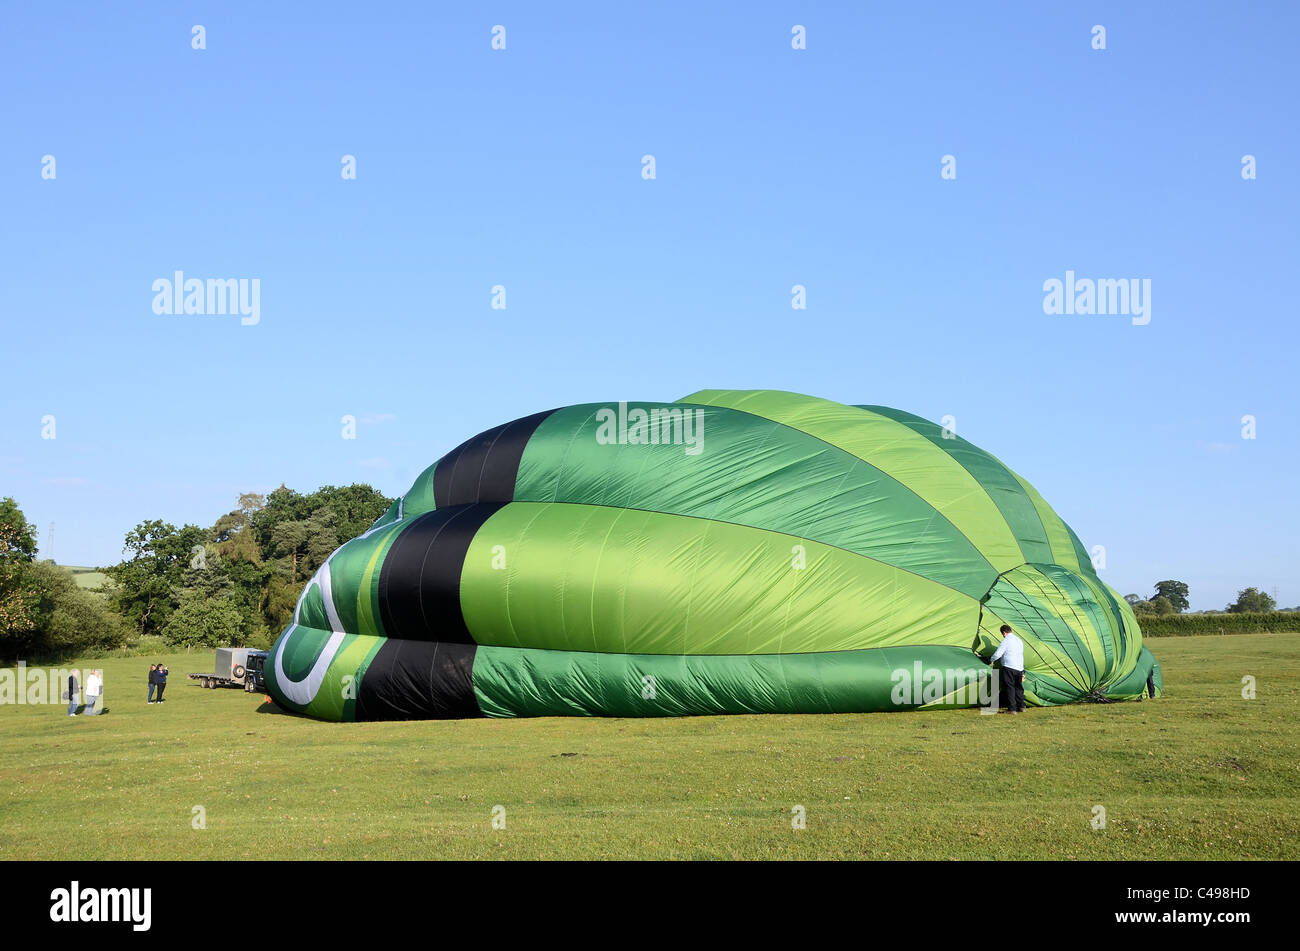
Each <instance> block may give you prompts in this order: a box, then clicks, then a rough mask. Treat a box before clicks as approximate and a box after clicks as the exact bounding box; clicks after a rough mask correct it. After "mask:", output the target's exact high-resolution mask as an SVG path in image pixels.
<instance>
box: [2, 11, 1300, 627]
mask: <svg viewBox="0 0 1300 951" xmlns="http://www.w3.org/2000/svg"><path fill="white" fill-rule="evenodd" d="M1132 6H1134V5H1132V4H1123V3H1049V4H1044V3H1025V4H991V5H985V4H949V5H943V4H940V5H935V4H923V5H916V4H894V5H880V4H865V3H843V4H832V3H824V2H817V3H806V2H790V3H726V4H708V5H705V4H698V3H663V2H661V3H653V4H594V3H593V4H565V3H547V4H538V3H517V4H515V3H493V4H490V5H479V4H457V3H451V4H445V3H438V4H432V3H412V4H409V5H407V4H384V3H346V4H339V3H328V2H327V3H319V4H312V5H303V6H301V7H300V8H299V9H297V10H294V9H292V8H291V7H290V5H288V4H267V3H219V4H218V3H179V4H178V3H174V2H168V3H138V4H103V5H98V4H64V3H57V2H50V3H42V4H23V5H12V6H10V7H9V8H8V9H7V10H6V12H5V17H4V19H5V24H4V27H5V28H4V30H3V32H2V33H0V75H2V76H3V94H2V96H0V130H3V135H2V137H0V220H2V221H3V231H2V233H0V279H2V280H3V282H4V294H3V303H2V304H0V307H2V308H3V311H2V313H3V322H4V325H3V336H2V337H0V340H2V342H3V343H2V346H3V352H4V357H3V362H2V363H0V366H2V367H3V381H2V384H0V393H2V394H3V396H2V398H3V412H2V413H0V495H12V496H14V497H15V498H16V499H17V500H18V503H19V505H20V506H21V507H22V509H23V510H24V512H25V513H26V514H27V517H28V518H29V519H31V520H32V521H34V522H36V523H37V525H38V527H39V531H40V541H41V545H42V548H43V552H42V555H43V556H44V557H48V556H50V555H53V557H54V558H55V559H56V560H58V561H60V562H62V563H65V564H87V565H91V564H104V563H108V562H113V561H116V560H118V558H119V557H120V556H121V547H122V539H123V536H124V534H125V533H126V532H127V531H128V530H129V529H131V528H132V527H133V526H134V525H135V524H136V523H138V522H139V521H141V520H143V519H146V518H162V519H165V520H167V521H170V522H173V523H175V524H178V525H179V524H181V523H184V522H194V523H197V524H201V525H210V524H211V523H212V522H213V521H214V520H215V519H216V518H217V517H218V516H219V515H221V514H222V513H224V512H226V511H229V510H230V509H232V508H234V507H235V502H236V498H237V495H238V493H239V492H241V491H249V490H254V491H266V490H269V489H271V488H273V487H275V486H278V485H279V484H280V483H281V482H284V483H287V484H288V485H289V486H291V487H293V488H296V489H299V490H302V491H309V490H311V489H314V488H315V487H317V486H320V485H322V484H331V483H332V484H345V483H349V482H353V481H367V482H370V483H372V484H374V485H375V486H377V487H378V488H380V489H382V490H383V491H384V492H386V493H387V494H389V495H397V494H399V493H401V492H403V491H405V489H406V488H407V487H408V486H409V484H410V482H411V480H412V479H413V478H414V477H415V476H416V475H417V474H418V473H419V472H420V471H421V470H422V469H423V468H424V467H425V466H427V465H428V464H430V463H431V462H433V461H434V460H435V459H437V458H438V457H439V456H441V455H442V454H443V453H444V452H446V451H447V450H449V449H451V448H452V447H454V446H455V445H457V444H458V443H460V442H461V441H462V440H464V439H466V438H467V437H469V436H471V435H473V434H474V433H476V432H479V431H481V430H483V429H486V428H488V427H490V426H493V425H495V424H497V423H500V422H504V421H506V420H509V419H513V418H516V417H519V416H523V415H527V414H530V413H533V412H536V411H539V410H543V409H550V408H552V407H555V406H560V405H565V404H569V403H575V402H586V401H613V400H618V399H640V400H652V401H660V400H664V401H666V400H672V399H676V398H679V397H681V396H684V395H686V394H687V393H690V392H693V391H695V390H697V389H702V388H714V387H719V388H723V387H735V388H760V387H761V388H777V389H787V390H795V391H798V392H803V393H810V394H814V395H817V396H823V397H827V398H829V399H834V400H838V401H842V402H846V403H878V404H885V405H890V406H896V407H900V408H903V409H907V410H910V411H912V412H914V413H918V414H920V415H922V416H925V417H927V418H929V419H933V420H935V421H939V420H940V419H941V418H942V417H944V416H945V415H951V416H953V417H955V420H956V428H957V431H958V433H959V434H960V435H962V436H964V437H966V438H967V439H970V440H971V441H973V442H974V443H975V444H977V445H979V446H981V447H983V448H985V449H987V450H989V451H990V452H992V453H994V454H995V455H997V456H998V457H999V458H1001V459H1002V460H1003V461H1005V462H1006V463H1007V464H1008V465H1010V466H1011V467H1012V468H1013V469H1015V470H1017V471H1018V472H1019V473H1020V474H1021V475H1023V476H1024V477H1025V478H1027V479H1029V480H1030V481H1031V482H1032V483H1034V485H1036V486H1037V487H1038V489H1039V490H1040V491H1041V492H1042V493H1043V495H1044V496H1045V497H1046V498H1047V500H1048V501H1049V502H1050V503H1051V504H1052V505H1053V506H1054V507H1055V508H1056V509H1057V511H1058V512H1060V513H1061V515H1062V516H1063V517H1064V518H1065V519H1066V520H1067V521H1068V522H1070V524H1071V525H1072V526H1073V527H1074V528H1075V530H1076V531H1077V532H1078V533H1079V535H1080V536H1081V537H1082V539H1083V541H1084V543H1085V544H1086V545H1087V546H1089V547H1091V546H1094V545H1103V546H1104V547H1105V549H1106V567H1105V569H1104V570H1103V571H1102V576H1103V577H1104V578H1105V579H1106V580H1107V581H1109V582H1110V584H1112V585H1113V586H1114V587H1116V588H1117V589H1119V591H1120V592H1121V593H1129V592H1136V593H1139V594H1142V595H1148V594H1150V591H1151V586H1152V584H1153V583H1154V582H1156V581H1159V580H1162V579H1166V578H1173V579H1178V580H1183V581H1187V582H1188V583H1189V584H1190V585H1191V600H1192V606H1193V608H1198V609H1199V608H1222V607H1223V606H1224V604H1225V603H1227V601H1229V600H1231V599H1232V598H1233V597H1234V596H1235V591H1236V590H1237V589H1238V588H1241V587H1244V586H1246V585H1256V586H1260V587H1264V588H1266V589H1268V590H1269V591H1270V592H1271V591H1272V590H1273V589H1274V588H1276V589H1277V594H1278V598H1279V600H1280V602H1281V603H1282V604H1283V605H1284V606H1292V605H1295V604H1297V603H1300V584H1297V582H1298V581H1300V578H1298V577H1297V567H1298V566H1300V558H1297V551H1298V549H1300V542H1297V538H1298V536H1300V518H1297V501H1296V491H1295V486H1296V476H1297V471H1298V468H1300V466H1298V464H1300V449H1298V448H1297V442H1298V440H1297V419H1296V408H1297V402H1298V401H1297V390H1298V388H1300V385H1298V384H1297V380H1296V376H1297V363H1296V357H1297V352H1298V349H1300V348H1297V336H1298V331H1297V293H1296V291H1297V263H1296V262H1297V260H1300V227H1298V224H1297V222H1298V221H1300V215H1298V214H1297V212H1298V211H1300V201H1298V200H1297V199H1298V198H1300V174H1298V173H1297V160H1298V158H1300V132H1298V131H1297V129H1298V128H1300V125H1298V123H1297V109H1296V97H1297V93H1298V92H1300V68H1298V67H1297V62H1298V61H1300V57H1297V56H1296V54H1295V50H1294V45H1295V37H1296V36H1297V35H1300V7H1298V6H1297V5H1296V4H1294V3H1258V4H1257V3H1251V4H1228V3H1225V4H1197V3H1163V4H1144V5H1142V8H1141V9H1131V7H1132ZM196 24H198V25H202V26H203V27H204V28H205V41H206V49H202V50H196V49H194V48H192V43H193V39H192V36H193V33H192V27H193V26H194V25H196ZM496 25H501V26H504V27H505V39H506V48H505V49H504V50H493V49H492V30H493V27H494V26H496ZM795 25H801V26H803V27H805V28H806V37H807V39H806V47H807V48H806V49H802V50H795V49H792V38H793V37H792V28H793V27H794V26H795ZM1095 25H1102V26H1104V27H1105V30H1106V36H1105V42H1106V48H1105V49H1104V50H1097V49H1093V42H1094V40H1093V27H1094V26H1095ZM47 155H49V156H53V157H54V163H55V164H54V177H53V178H46V177H43V174H42V173H43V169H45V168H46V167H47V165H48V163H47V162H46V161H45V160H44V157H45V156H47ZM345 155H352V156H355V161H356V166H355V167H356V178H355V180H345V179H344V178H343V175H342V161H343V156H345ZM645 155H653V156H654V160H655V174H656V177H655V178H654V179H653V180H647V179H645V178H643V175H642V168H643V165H642V157H643V156H645ZM945 155H951V156H953V157H954V159H955V170H956V177H955V179H944V178H943V177H941V171H942V168H943V165H942V163H943V157H944V156H945ZM1245 155H1252V156H1254V157H1255V163H1256V165H1255V168H1256V176H1257V177H1256V178H1255V179H1253V180H1247V179H1244V178H1243V175H1242V168H1243V165H1242V157H1243V156H1245ZM176 270H181V271H183V272H184V274H185V275H186V276H187V277H197V278H201V279H207V278H246V279H252V278H257V279H258V280H259V281H260V289H261V297H260V320H259V322H258V323H257V324H256V325H250V326H245V325H242V324H241V322H240V320H239V318H238V317H230V316H225V317H200V316H179V317H178V316H165V315H164V316H160V315H157V314H155V313H154V311H153V307H152V304H153V300H154V296H155V295H154V291H153V289H152V286H153V282H154V281H155V280H156V279H159V278H168V279H170V278H171V277H172V275H173V272H174V271H176ZM1067 270H1072V271H1074V272H1075V274H1076V275H1077V277H1078V278H1085V277H1086V278H1094V279H1102V278H1105V279H1118V278H1136V279H1139V280H1149V281H1150V282H1151V285H1150V286H1151V298H1150V322H1149V323H1146V324H1145V325H1140V324H1135V323H1134V322H1133V320H1132V319H1131V318H1129V317H1123V316H1121V317H1100V316H1081V315H1065V316H1053V315H1047V314H1045V313H1044V307H1043V300H1044V296H1045V293H1044V290H1043V286H1044V282H1046V281H1048V280H1050V279H1052V278H1056V279H1058V280H1062V281H1064V280H1065V277H1066V272H1067ZM796 284H802V285H804V286H805V287H806V288H807V309H806V310H795V309H793V308H792V307H791V288H792V287H793V286H794V285H796ZM494 285H502V286H504V287H505V289H506V309H505V310H494V309H493V308H492V307H491V302H492V288H493V286H494ZM347 414H351V415H353V416H355V417H356V418H357V419H358V424H357V438H355V439H352V440H348V439H344V438H342V429H343V427H342V423H341V419H342V417H343V416H344V415H347ZM1246 415H1250V416H1253V417H1254V418H1255V420H1256V423H1255V425H1256V438H1254V439H1244V438H1242V430H1243V425H1242V417H1243V416H1246ZM46 416H53V417H54V426H55V430H54V436H55V438H53V439H48V438H42V436H43V433H44V434H48V426H47V425H46V424H43V423H42V419H43V417H46ZM51 521H53V522H54V523H55V532H54V544H53V550H52V551H51V550H50V549H49V547H48V544H47V539H48V528H49V524H50V522H51Z"/></svg>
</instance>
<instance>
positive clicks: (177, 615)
mask: <svg viewBox="0 0 1300 951" xmlns="http://www.w3.org/2000/svg"><path fill="white" fill-rule="evenodd" d="M242 627H243V618H242V617H240V613H239V607H238V605H236V604H235V603H234V602H233V601H232V600H231V599H230V598H228V597H224V596H220V597H215V598H210V597H206V596H204V595H203V594H202V593H201V592H198V591H194V590H190V591H186V592H185V593H184V594H183V595H182V596H181V599H180V604H179V605H178V606H177V608H176V610H175V611H173V612H172V613H171V616H170V617H169V618H168V619H167V624H166V625H165V626H164V627H163V629H162V635H163V637H164V638H165V639H166V641H167V643H168V644H173V645H175V646H177V647H224V646H226V645H229V644H236V643H238V641H239V639H240V633H241V630H242Z"/></svg>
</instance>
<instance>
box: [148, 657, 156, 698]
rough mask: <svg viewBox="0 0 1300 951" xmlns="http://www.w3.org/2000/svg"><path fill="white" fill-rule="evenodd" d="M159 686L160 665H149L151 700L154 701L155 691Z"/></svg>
mask: <svg viewBox="0 0 1300 951" xmlns="http://www.w3.org/2000/svg"><path fill="white" fill-rule="evenodd" d="M157 686H158V665H157V664H150V665H149V702H150V703H153V692H154V690H155V689H156V688H157Z"/></svg>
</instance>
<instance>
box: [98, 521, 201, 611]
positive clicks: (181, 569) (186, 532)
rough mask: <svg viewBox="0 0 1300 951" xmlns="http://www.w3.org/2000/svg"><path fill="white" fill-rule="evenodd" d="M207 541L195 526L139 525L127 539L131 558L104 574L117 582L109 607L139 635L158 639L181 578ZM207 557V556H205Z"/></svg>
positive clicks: (162, 523) (154, 523)
mask: <svg viewBox="0 0 1300 951" xmlns="http://www.w3.org/2000/svg"><path fill="white" fill-rule="evenodd" d="M207 541H208V532H207V530H206V529H202V528H199V527H198V526H197V525H185V526H183V527H181V528H177V527H176V526H175V525H171V524H169V523H167V522H163V521H161V520H159V519H152V520H150V521H147V522H141V523H140V524H139V525H137V526H136V527H135V528H133V529H132V530H131V531H130V532H128V533H127V535H126V543H125V545H124V547H123V551H124V552H126V553H128V554H129V555H130V556H131V557H130V558H128V559H127V560H126V561H123V562H121V563H119V564H116V565H112V566H111V567H108V568H105V569H104V573H105V574H107V575H108V576H109V577H110V578H112V579H113V580H114V581H115V582H117V588H116V590H115V591H114V592H113V606H114V608H115V609H116V610H117V611H118V613H119V614H121V615H122V616H123V617H125V618H126V619H127V621H128V622H130V624H131V626H132V627H133V628H135V630H136V631H138V632H139V633H140V634H157V633H159V632H160V631H161V630H162V628H163V625H165V624H166V623H167V618H168V617H169V616H170V615H171V613H172V611H173V610H175V608H176V605H177V602H178V596H179V589H180V588H182V587H183V585H184V580H185V572H186V571H187V570H188V569H189V567H190V564H191V562H192V561H194V559H195V557H196V555H197V554H198V552H196V549H203V547H204V544H205V543H206V542H207ZM205 557H206V555H205Z"/></svg>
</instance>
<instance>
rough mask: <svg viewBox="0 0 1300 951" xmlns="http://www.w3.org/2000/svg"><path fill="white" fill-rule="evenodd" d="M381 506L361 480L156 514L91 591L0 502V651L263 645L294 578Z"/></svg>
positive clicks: (275, 630) (279, 624) (291, 600)
mask: <svg viewBox="0 0 1300 951" xmlns="http://www.w3.org/2000/svg"><path fill="white" fill-rule="evenodd" d="M391 504H392V500H391V499H389V498H387V497H385V496H384V495H383V494H382V493H381V492H379V491H378V490H377V489H375V488H373V487H371V486H369V485H365V484H353V485H348V486H328V485H327V486H323V487H322V488H320V489H317V490H316V491H315V492H311V493H307V494H303V493H299V492H296V491H294V490H293V489H290V488H287V487H285V486H284V485H281V486H280V488H278V489H276V490H274V491H273V492H270V493H267V494H265V495H263V494H260V493H255V492H248V493H244V494H242V495H240V496H239V502H238V506H237V507H236V508H235V509H234V510H233V511H230V512H227V513H226V514H225V515H222V516H221V517H220V518H218V519H217V520H216V522H214V523H213V524H212V525H211V526H209V527H207V528H204V527H201V526H198V525H190V524H186V525H182V526H180V527H177V526H175V525H173V524H171V523H170V522H166V521H163V520H161V519H150V520H148V521H144V522H141V523H140V524H138V525H136V526H135V528H133V529H131V531H129V532H128V533H127V534H126V539H125V544H124V547H123V555H124V556H125V557H124V558H123V560H122V561H120V562H118V563H117V564H115V565H109V566H106V567H103V568H100V569H99V570H100V571H102V572H103V573H104V574H106V575H107V576H108V578H109V579H110V581H109V582H108V583H107V584H105V585H103V586H101V587H100V588H98V589H96V590H86V589H83V588H80V587H78V586H77V584H76V582H75V581H74V580H73V576H72V574H71V573H70V572H69V571H68V570H67V569H65V568H61V567H59V566H57V565H55V564H54V563H53V562H50V561H38V560H37V559H36V551H37V545H36V529H35V526H33V525H31V524H30V523H29V522H28V521H27V519H26V518H25V517H24V516H23V514H22V511H21V510H20V509H19V508H18V505H17V503H16V502H15V501H14V500H13V499H11V498H5V499H3V500H0V656H3V657H4V658H6V659H15V658H19V657H28V658H36V657H46V656H49V657H53V656H65V655H70V654H74V653H79V652H83V651H86V650H96V649H99V650H103V649H111V648H114V647H120V646H123V645H125V644H128V643H131V642H138V641H139V640H140V639H142V638H159V639H161V641H162V642H163V643H164V644H165V645H166V646H170V647H200V646H218V645H227V644H231V645H238V646H248V647H269V646H270V644H271V642H272V641H273V640H274V639H275V637H276V635H278V634H279V633H280V631H281V630H283V629H284V628H285V627H286V626H287V625H288V623H289V621H290V620H291V619H292V617H293V611H294V607H295V606H296V605H297V602H298V595H299V594H300V593H301V591H302V587H303V585H304V583H305V582H306V581H307V579H308V578H310V577H311V576H312V575H313V574H314V573H315V571H316V569H317V568H319V567H320V566H321V565H322V564H324V562H325V559H326V558H328V557H329V555H330V553H331V552H333V551H334V549H335V548H337V547H338V546H339V545H341V544H343V543H344V542H346V541H348V540H349V539H352V538H355V537H356V536H357V535H360V534H361V533H362V532H364V531H365V530H366V529H367V528H369V527H370V525H371V524H372V523H373V522H374V521H375V519H377V518H378V517H379V516H380V515H382V514H383V512H384V511H385V510H386V509H387V508H388V507H389V505H391Z"/></svg>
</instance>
